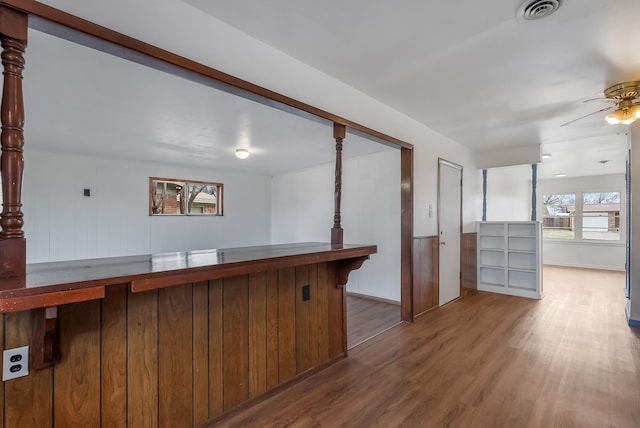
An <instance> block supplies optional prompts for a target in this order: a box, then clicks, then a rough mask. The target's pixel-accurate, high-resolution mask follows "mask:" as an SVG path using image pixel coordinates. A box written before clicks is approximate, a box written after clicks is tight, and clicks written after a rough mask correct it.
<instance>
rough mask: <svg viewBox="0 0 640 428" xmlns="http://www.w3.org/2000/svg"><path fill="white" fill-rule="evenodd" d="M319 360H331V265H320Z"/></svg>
mask: <svg viewBox="0 0 640 428" xmlns="http://www.w3.org/2000/svg"><path fill="white" fill-rule="evenodd" d="M317 266H318V361H319V362H320V363H322V362H325V361H328V360H329V287H330V286H331V285H330V284H329V277H328V276H329V265H328V264H327V263H319V264H318V265H317Z"/></svg>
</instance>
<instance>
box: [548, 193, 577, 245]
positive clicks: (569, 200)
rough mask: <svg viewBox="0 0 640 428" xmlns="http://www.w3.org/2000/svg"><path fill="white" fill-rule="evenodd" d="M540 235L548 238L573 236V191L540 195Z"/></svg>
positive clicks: (574, 205) (574, 204)
mask: <svg viewBox="0 0 640 428" xmlns="http://www.w3.org/2000/svg"><path fill="white" fill-rule="evenodd" d="M542 203H543V206H544V212H543V213H542V236H543V237H544V238H548V239H573V238H574V237H575V230H574V227H575V211H576V195H575V194H574V193H565V194H551V195H542Z"/></svg>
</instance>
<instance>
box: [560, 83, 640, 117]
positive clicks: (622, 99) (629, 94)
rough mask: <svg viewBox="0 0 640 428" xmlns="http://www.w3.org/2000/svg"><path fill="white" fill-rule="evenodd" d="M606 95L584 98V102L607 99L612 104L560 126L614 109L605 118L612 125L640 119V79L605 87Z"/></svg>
mask: <svg viewBox="0 0 640 428" xmlns="http://www.w3.org/2000/svg"><path fill="white" fill-rule="evenodd" d="M604 96H605V98H592V99H589V100H584V101H583V102H585V103H588V102H592V101H605V102H608V103H612V104H613V105H612V106H609V107H605V108H601V109H600V110H598V111H594V112H593V113H589V114H587V115H584V116H582V117H579V118H577V119H573V120H570V121H569V122H565V123H563V124H562V125H560V126H567V125H569V124H571V123H573V122H576V121H578V120H581V119H584V118H586V117H589V116H593V115H594V114H598V113H603V112H605V111H610V110H614V109H615V110H614V111H613V112H611V113H609V114H608V115H607V116H606V117H605V120H606V121H607V122H608V123H609V124H611V125H617V124H619V123H621V124H623V125H628V124H630V123H633V122H634V121H635V120H636V119H640V80H633V81H630V82H622V83H617V84H615V85H613V86H611V87H609V88H607V89H605V90H604Z"/></svg>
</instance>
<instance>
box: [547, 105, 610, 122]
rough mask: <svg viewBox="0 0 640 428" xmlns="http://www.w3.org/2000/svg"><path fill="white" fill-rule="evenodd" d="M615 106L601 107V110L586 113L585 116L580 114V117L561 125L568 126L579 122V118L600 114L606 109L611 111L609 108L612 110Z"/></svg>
mask: <svg viewBox="0 0 640 428" xmlns="http://www.w3.org/2000/svg"><path fill="white" fill-rule="evenodd" d="M614 108H615V106H611V107H605V108H601V109H600V110H598V111H594V112H593V113H589V114H585V115H584V116H580V117H579V118H577V119H573V120H570V121H569V122H565V123H563V124H562V125H560V126H561V127H562V126H567V125H570V124H572V123H573V122H577V121H578V120H581V119H584V118H587V117H589V116H593V115H594V114H598V113H602V112H605V111H609V110H612V109H614Z"/></svg>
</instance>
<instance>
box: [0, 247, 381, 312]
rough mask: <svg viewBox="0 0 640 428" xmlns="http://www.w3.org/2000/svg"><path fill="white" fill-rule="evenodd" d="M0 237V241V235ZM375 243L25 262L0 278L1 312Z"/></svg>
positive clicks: (262, 267) (340, 255)
mask: <svg viewBox="0 0 640 428" xmlns="http://www.w3.org/2000/svg"><path fill="white" fill-rule="evenodd" d="M0 242H1V241H0ZM376 251H377V247H376V246H375V245H369V246H358V245H344V246H343V247H342V248H332V247H331V245H330V244H322V243H305V244H284V245H266V246H261V247H245V248H231V249H218V250H209V251H208V252H207V251H202V250H201V251H198V252H197V254H191V253H165V254H160V255H157V256H148V255H147V256H130V257H116V258H107V259H92V260H75V261H69V262H55V263H42V264H37V265H29V271H28V272H27V275H26V276H23V277H15V278H10V279H5V280H0V313H3V312H18V311H23V310H26V309H33V308H39V307H47V306H54V305H64V304H67V303H74V302H82V301H86V300H97V299H102V298H104V296H105V287H111V286H117V285H119V284H123V283H129V282H130V283H131V290H132V292H134V293H137V292H141V291H147V290H154V289H157V288H165V287H171V286H175V285H181V284H185V283H192V282H199V281H205V280H211V279H217V278H224V277H231V276H237V275H246V274H250V273H254V272H262V271H267V270H273V269H282V268H291V267H295V266H300V265H307V264H315V263H322V262H335V261H338V260H345V259H352V258H355V259H357V258H360V257H368V256H369V255H370V254H374V253H375V252H376Z"/></svg>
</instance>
